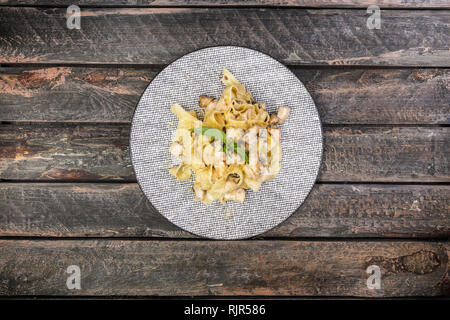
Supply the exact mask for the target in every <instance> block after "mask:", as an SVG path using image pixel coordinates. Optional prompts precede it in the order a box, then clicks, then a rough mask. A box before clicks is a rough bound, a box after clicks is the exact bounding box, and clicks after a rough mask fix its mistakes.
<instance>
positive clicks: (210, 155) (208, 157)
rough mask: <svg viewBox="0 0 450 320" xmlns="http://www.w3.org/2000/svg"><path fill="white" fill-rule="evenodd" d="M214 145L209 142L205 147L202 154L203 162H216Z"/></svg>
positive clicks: (208, 163) (209, 163) (207, 163)
mask: <svg viewBox="0 0 450 320" xmlns="http://www.w3.org/2000/svg"><path fill="white" fill-rule="evenodd" d="M214 151H215V150H214V147H213V146H212V145H210V144H208V145H207V146H205V148H204V149H203V154H202V159H203V162H204V163H205V164H206V165H207V166H209V165H211V164H213V163H214V154H215V152H214Z"/></svg>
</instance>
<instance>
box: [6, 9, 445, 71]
mask: <svg viewBox="0 0 450 320" xmlns="http://www.w3.org/2000/svg"><path fill="white" fill-rule="evenodd" d="M65 14H66V10H65V9H63V8H59V9H47V8H27V7H21V8H14V7H0V52H1V54H0V63H106V64H110V63H112V64H145V65H148V64H151V65H154V64H157V65H158V64H167V63H169V62H171V61H173V60H174V59H177V58H179V57H180V56H182V55H183V54H186V53H188V52H191V51H193V50H197V49H200V48H203V47H207V46H214V45H240V46H246V47H250V48H254V49H257V50H261V51H263V52H265V53H268V54H270V55H272V56H273V57H275V58H277V59H279V60H280V61H282V62H284V63H287V64H290V65H308V64H315V65H391V66H434V67H448V66H449V61H450V53H449V50H448V43H449V42H450V24H449V18H450V11H446V10H442V11H436V10H417V11H404V10H387V11H383V15H382V27H381V29H379V30H377V29H374V30H368V28H367V26H366V22H367V18H368V16H369V15H368V14H367V13H366V10H333V9H327V10H302V9H277V10H272V9H214V8H210V9H205V8H197V9H188V8H172V9H168V8H161V9H158V8H138V9H137V8H122V9H118V8H114V9H112V8H110V9H108V8H102V9H87V10H83V11H82V15H81V21H82V22H81V29H79V30H77V29H68V28H67V27H66V17H65Z"/></svg>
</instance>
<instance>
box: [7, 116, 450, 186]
mask: <svg viewBox="0 0 450 320" xmlns="http://www.w3.org/2000/svg"><path fill="white" fill-rule="evenodd" d="M449 136H450V128H449V127H436V128H410V127H343V128H340V127H328V128H324V155H323V163H322V170H321V174H320V176H319V180H320V181H334V182H339V181H341V182H352V181H353V182H364V181H370V182H449V181H450V178H449V177H450V161H449V155H450V151H449V148H450V145H449V144H448V141H449ZM0 160H1V161H0V179H2V180H40V181H52V180H59V181H63V180H71V181H105V180H116V181H124V182H134V181H135V177H134V173H133V169H132V165H131V160H130V155H129V127H128V126H124V125H69V124H34V125H26V124H22V125H2V126H0Z"/></svg>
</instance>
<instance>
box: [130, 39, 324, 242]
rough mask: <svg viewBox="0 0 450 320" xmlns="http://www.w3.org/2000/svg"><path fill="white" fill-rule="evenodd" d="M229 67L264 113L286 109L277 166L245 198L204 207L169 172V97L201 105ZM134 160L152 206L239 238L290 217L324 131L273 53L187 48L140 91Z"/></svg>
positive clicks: (311, 173) (312, 176) (212, 233)
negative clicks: (273, 174)
mask: <svg viewBox="0 0 450 320" xmlns="http://www.w3.org/2000/svg"><path fill="white" fill-rule="evenodd" d="M223 68H227V69H228V70H230V71H231V73H233V74H234V75H235V76H236V78H237V79H238V80H239V81H240V82H241V83H242V84H244V85H245V86H246V88H247V89H248V90H250V92H251V93H252V94H253V97H254V98H255V100H256V101H258V102H266V103H267V109H268V111H269V113H273V112H276V110H277V108H278V107H279V106H288V107H290V108H291V114H290V116H289V118H288V120H287V121H286V122H285V123H284V124H283V125H281V147H282V162H281V164H282V168H281V171H280V173H279V174H278V176H277V177H276V178H275V179H273V180H271V181H269V182H265V183H263V185H262V187H261V189H260V190H259V192H253V191H251V190H247V192H246V193H247V194H246V199H245V201H244V202H243V203H238V202H234V201H228V202H227V203H226V204H225V205H223V204H221V203H220V202H217V201H216V202H214V203H212V204H209V205H205V204H203V203H201V202H199V201H196V200H194V194H193V191H192V185H193V182H192V181H191V180H188V181H182V182H181V181H178V180H176V179H175V178H174V177H172V176H171V175H170V174H169V168H170V167H172V166H173V165H174V163H172V159H171V156H170V154H169V151H168V149H169V145H170V144H171V142H172V137H173V135H174V132H175V129H176V126H177V123H178V120H177V118H176V116H175V115H173V114H172V113H171V112H170V106H171V105H172V104H174V103H179V104H181V105H182V106H183V107H184V108H186V109H188V110H197V111H198V110H199V108H198V99H199V96H200V95H207V96H212V97H215V98H219V97H220V95H221V93H222V91H223V89H224V86H223V84H222V83H221V81H220V79H221V77H222V70H223ZM130 144H131V158H132V162H133V166H134V171H135V173H136V177H137V180H138V183H139V185H140V187H141V189H142V191H143V192H144V193H145V195H146V196H147V198H148V199H149V200H150V202H151V203H152V205H153V206H154V207H155V208H156V210H158V211H159V212H160V213H161V214H162V215H163V216H164V217H166V218H167V219H169V220H170V221H171V222H172V223H174V224H175V225H177V226H179V227H180V228H182V229H184V230H186V231H189V232H191V233H194V234H196V235H199V236H203V237H207V238H213V239H242V238H248V237H252V236H255V235H258V234H260V233H263V232H265V231H267V230H269V229H271V228H273V227H275V226H276V225H278V224H279V223H281V222H283V221H284V220H285V219H286V218H288V217H289V216H290V215H291V214H292V213H293V212H294V211H295V210H296V209H297V208H298V207H299V206H300V205H301V204H302V203H303V201H304V200H305V198H306V197H307V195H308V194H309V192H310V191H311V189H312V187H313V185H314V182H315V180H316V177H317V174H318V172H319V167H320V163H321V158H322V129H321V124H320V119H319V115H318V112H317V109H316V107H315V105H314V102H313V100H312V99H311V96H310V95H309V93H308V92H307V90H306V89H305V87H304V86H303V84H302V83H301V82H300V80H299V79H298V78H297V77H296V76H295V75H294V74H293V73H292V72H291V71H290V70H289V69H287V68H286V67H285V66H283V65H282V64H281V63H279V62H278V61H276V60H275V59H273V58H272V57H270V56H268V55H266V54H263V53H261V52H258V51H254V50H251V49H247V48H242V47H234V46H221V47H211V48H206V49H201V50H198V51H195V52H192V53H189V54H187V55H185V56H183V57H182V58H180V59H178V60H176V61H175V62H173V63H171V64H170V65H169V66H168V67H166V68H165V69H164V70H162V71H161V72H160V73H159V74H158V75H157V76H156V77H155V79H153V81H152V82H151V83H150V85H149V86H148V87H147V89H146V90H145V92H144V94H143V95H142V97H141V99H140V101H139V104H138V106H137V108H136V111H135V114H134V117H133V124H132V128H131V141H130Z"/></svg>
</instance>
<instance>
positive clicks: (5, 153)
mask: <svg viewBox="0 0 450 320" xmlns="http://www.w3.org/2000/svg"><path fill="white" fill-rule="evenodd" d="M71 4H74V2H73V1H71V0H57V1H50V0H48V1H47V0H45V1H38V0H2V1H0V121H1V127H0V295H3V296H13V295H26V296H30V295H37V296H54V295H56V296H71V295H90V296H92V295H94V296H97V295H98V296H108V295H120V296H122V295H130V296H138V295H182V296H223V295H239V296H353V297H403V296H448V295H450V267H449V266H450V264H449V262H448V258H449V255H450V243H449V242H448V239H449V234H450V144H449V140H450V139H449V138H450V127H449V124H450V107H449V106H450V103H449V102H450V90H449V79H450V70H449V67H450V51H449V44H450V10H449V9H450V3H449V2H448V1H447V0H383V1H369V0H363V1H356V0H343V1H337V0H286V1H282V0H280V1H275V0H249V1H237V0H222V1H214V0H209V1H207V0H192V1H187V0H155V1H142V0H137V1H125V0H83V1H79V2H78V4H79V5H80V6H81V9H82V13H81V29H80V30H76V29H73V30H69V29H68V28H67V27H66V7H67V6H69V5H71ZM371 4H378V5H379V6H380V7H381V8H382V11H381V19H382V20H381V29H379V30H369V29H368V28H367V27H366V21H367V18H368V17H369V14H367V12H366V8H367V7H368V6H369V5H371ZM212 45H241V46H247V47H250V48H254V49H257V50H260V51H263V52H266V53H268V54H270V55H272V56H273V57H275V58H277V59H279V60H280V61H281V62H283V63H285V64H286V65H288V66H289V68H291V69H292V71H293V72H294V73H295V74H296V75H297V76H298V77H299V78H300V79H301V80H302V81H303V83H304V84H305V85H306V86H307V88H308V90H309V91H310V92H311V94H312V97H313V99H314V101H315V102H316V105H317V107H318V108H319V112H320V115H321V119H322V122H323V125H324V139H325V141H324V145H325V149H324V157H323V164H322V169H321V172H320V176H319V179H318V183H317V184H316V186H315V187H314V189H313V191H312V193H311V194H310V196H309V197H308V199H307V200H306V202H305V203H304V204H303V205H302V206H301V208H299V210H298V211H297V212H296V213H295V214H294V215H293V216H292V217H291V218H289V219H288V220H287V221H286V222H284V223H283V224H281V225H280V226H278V227H276V228H275V229H273V230H271V231H269V232H267V233H266V234H263V235H261V236H258V237H257V238H255V239H251V240H247V241H231V242H226V241H208V240H203V239H200V238H197V237H195V236H193V235H191V234H189V233H186V232H184V231H182V230H180V229H179V228H177V227H176V226H174V225H172V224H171V223H169V222H168V221H167V220H165V219H164V218H163V217H162V216H160V215H159V214H158V213H157V212H155V211H154V210H153V209H152V208H151V206H150V204H149V202H148V200H147V199H146V198H145V197H144V196H143V194H142V193H141V191H140V189H139V187H138V185H137V184H136V179H135V176H134V173H133V168H132V166H131V162H130V155H129V141H128V139H129V130H130V121H131V117H132V114H133V111H134V108H135V106H136V104H137V101H138V99H139V97H140V95H141V94H142V92H143V90H144V89H145V88H146V86H147V85H148V83H149V82H150V81H151V80H152V78H153V77H154V76H155V75H156V74H157V72H158V71H160V70H161V69H162V68H163V67H164V66H165V65H167V64H168V63H170V62H171V61H173V60H174V59H176V58H178V57H180V56H181V55H183V54H185V53H187V52H190V51H192V50H195V49H199V48H202V47H206V46H212ZM186 214H188V213H186ZM72 264H75V265H79V266H80V268H81V274H82V280H81V287H82V288H81V290H68V289H67V287H66V279H67V277H68V274H67V273H66V268H67V267H68V266H69V265H72ZM373 264H375V265H378V266H380V268H381V271H382V288H381V290H370V289H368V288H367V286H366V279H367V277H368V275H367V273H366V268H367V267H368V266H369V265H373Z"/></svg>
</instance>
